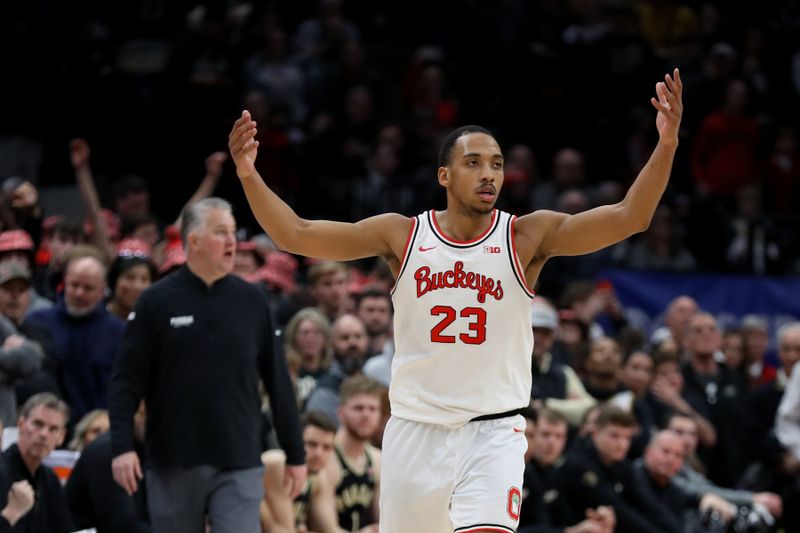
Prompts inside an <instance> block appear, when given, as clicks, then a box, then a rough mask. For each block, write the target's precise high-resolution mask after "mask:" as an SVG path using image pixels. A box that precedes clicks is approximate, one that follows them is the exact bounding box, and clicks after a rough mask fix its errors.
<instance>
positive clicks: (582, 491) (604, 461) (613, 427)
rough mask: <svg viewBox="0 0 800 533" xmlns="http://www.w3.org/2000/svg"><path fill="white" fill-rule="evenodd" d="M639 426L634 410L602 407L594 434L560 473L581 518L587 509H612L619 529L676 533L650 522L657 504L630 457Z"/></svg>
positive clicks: (574, 450)
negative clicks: (637, 476)
mask: <svg viewBox="0 0 800 533" xmlns="http://www.w3.org/2000/svg"><path fill="white" fill-rule="evenodd" d="M635 427H636V420H635V419H634V418H633V415H632V414H630V413H629V412H627V411H624V410H622V409H620V408H619V407H615V406H613V405H610V404H606V405H603V406H602V407H600V411H599V413H598V415H597V420H596V421H595V428H594V431H593V432H592V434H591V436H590V437H589V438H588V439H585V440H578V441H576V442H575V445H574V446H573V447H572V448H571V449H570V451H569V452H568V453H567V457H566V460H565V461H564V464H563V465H561V467H560V468H559V470H558V475H559V476H560V477H561V478H562V479H563V480H564V484H565V486H566V491H565V492H566V498H567V501H568V502H569V505H570V507H571V508H572V511H573V514H574V516H580V515H581V513H582V512H583V509H589V508H595V507H598V506H603V505H607V506H610V507H613V508H614V513H615V514H616V519H617V527H616V529H615V531H619V532H622V533H625V532H630V533H638V532H641V531H648V532H654V533H655V532H659V533H672V532H671V531H670V530H668V529H663V528H661V527H659V525H657V524H655V523H653V522H652V521H651V519H650V516H649V515H650V513H651V511H653V510H654V509H657V507H658V502H657V501H655V500H654V499H653V498H650V497H648V495H647V494H645V493H643V492H642V491H641V490H639V487H637V483H636V480H635V479H634V476H633V469H632V467H631V464H630V463H629V462H628V460H627V459H626V458H625V457H626V455H627V454H628V449H629V448H630V445H631V439H632V438H633V431H634V428H635Z"/></svg>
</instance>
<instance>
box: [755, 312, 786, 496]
mask: <svg viewBox="0 0 800 533" xmlns="http://www.w3.org/2000/svg"><path fill="white" fill-rule="evenodd" d="M778 360H779V361H780V363H781V367H780V368H779V369H778V373H777V376H776V377H775V379H774V380H772V381H771V382H769V383H767V384H765V385H761V386H760V387H757V388H756V389H755V390H753V391H751V392H750V394H749V395H748V396H747V399H746V401H745V411H744V416H743V424H742V432H743V433H744V435H745V441H744V442H745V445H746V447H747V451H748V454H749V458H750V459H751V460H752V461H753V464H751V466H750V467H749V468H748V470H747V472H746V474H745V480H743V481H745V482H746V488H749V489H751V490H770V491H773V492H778V493H780V492H783V491H784V490H785V489H786V488H787V487H788V486H790V485H791V484H792V483H793V481H794V479H795V477H796V475H797V474H798V472H800V461H798V460H797V459H795V457H794V455H793V454H792V450H791V449H789V448H787V447H786V446H785V445H784V444H783V443H782V442H781V440H780V439H779V437H780V435H779V434H778V432H777V431H776V430H777V428H776V415H777V413H778V407H779V406H780V403H781V399H782V398H783V396H784V391H785V390H786V386H787V385H788V383H789V379H790V376H791V375H792V372H793V370H794V367H795V366H796V365H797V362H798V361H799V360H800V323H798V322H790V323H788V324H785V325H784V326H782V327H781V328H780V329H779V330H778ZM782 429H785V426H782Z"/></svg>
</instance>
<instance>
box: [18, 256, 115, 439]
mask: <svg viewBox="0 0 800 533" xmlns="http://www.w3.org/2000/svg"><path fill="white" fill-rule="evenodd" d="M64 280H65V283H66V286H65V288H64V296H63V298H59V300H58V303H57V304H56V305H55V307H53V308H51V309H44V310H42V311H39V312H37V313H34V314H33V315H31V317H30V320H31V322H37V323H40V324H42V325H43V326H44V327H46V328H47V329H48V330H49V332H50V334H51V335H52V336H53V338H54V340H55V345H56V350H55V357H56V360H57V362H58V364H59V365H60V373H59V376H58V377H59V384H60V386H61V389H62V390H63V391H64V395H65V397H66V398H67V400H68V401H69V402H70V406H71V407H72V415H73V420H72V422H73V423H75V422H77V421H78V420H80V418H81V417H82V416H83V415H84V414H86V413H88V412H89V411H91V410H92V409H97V408H106V407H107V401H108V382H109V379H110V377H111V366H112V363H113V361H114V356H115V354H116V351H117V345H118V344H119V341H120V337H121V336H122V331H123V329H124V328H125V323H124V322H123V321H122V320H120V319H119V318H117V317H115V316H113V315H112V314H110V313H109V312H108V311H107V310H106V308H105V305H104V304H103V292H104V290H105V287H106V267H105V265H104V264H103V263H102V262H101V261H100V260H99V259H98V258H97V257H96V256H92V255H84V256H80V257H76V258H74V259H71V260H70V261H69V262H68V263H67V267H66V273H65V275H64Z"/></svg>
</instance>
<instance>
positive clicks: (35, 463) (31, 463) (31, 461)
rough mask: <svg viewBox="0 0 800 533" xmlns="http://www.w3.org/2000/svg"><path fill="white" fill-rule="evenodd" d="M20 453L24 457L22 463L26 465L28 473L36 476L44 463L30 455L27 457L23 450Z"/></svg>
mask: <svg viewBox="0 0 800 533" xmlns="http://www.w3.org/2000/svg"><path fill="white" fill-rule="evenodd" d="M19 452H20V453H19V454H20V455H21V456H22V462H23V463H25V467H26V468H27V469H28V472H30V473H31V475H32V476H33V475H36V471H37V470H39V467H40V466H41V464H42V461H41V460H39V459H36V458H34V457H30V456H29V455H26V454H25V453H23V452H22V450H20V451H19Z"/></svg>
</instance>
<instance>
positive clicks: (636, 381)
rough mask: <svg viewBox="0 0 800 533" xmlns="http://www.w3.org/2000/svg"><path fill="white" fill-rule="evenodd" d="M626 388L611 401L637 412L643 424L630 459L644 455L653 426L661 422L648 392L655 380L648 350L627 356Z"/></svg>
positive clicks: (623, 374) (624, 368)
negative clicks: (657, 417) (648, 398)
mask: <svg viewBox="0 0 800 533" xmlns="http://www.w3.org/2000/svg"><path fill="white" fill-rule="evenodd" d="M620 381H621V382H622V386H623V388H624V390H623V391H622V392H618V393H617V394H615V395H614V396H612V397H611V399H610V400H609V401H610V402H611V403H613V404H614V405H617V406H619V407H621V408H622V409H625V410H627V411H628V412H630V413H633V416H634V417H635V418H636V422H637V424H638V426H639V428H638V431H637V432H636V435H635V436H634V438H633V442H632V443H631V449H630V451H629V452H628V456H629V457H630V458H632V459H633V458H636V457H641V455H642V452H643V451H644V448H645V446H646V445H647V443H648V442H649V441H650V433H651V429H652V428H653V427H655V426H656V425H657V423H658V421H657V419H656V413H655V410H654V409H653V405H652V402H649V401H648V400H647V392H648V390H649V389H650V384H651V383H652V382H653V358H652V357H650V354H648V353H647V352H633V353H631V354H630V355H628V357H627V358H626V359H625V363H623V365H622V370H621V371H620Z"/></svg>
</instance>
